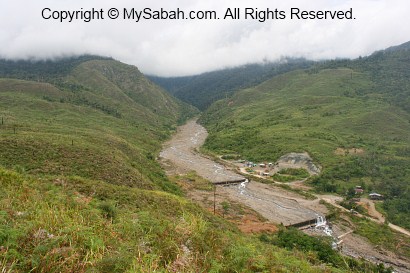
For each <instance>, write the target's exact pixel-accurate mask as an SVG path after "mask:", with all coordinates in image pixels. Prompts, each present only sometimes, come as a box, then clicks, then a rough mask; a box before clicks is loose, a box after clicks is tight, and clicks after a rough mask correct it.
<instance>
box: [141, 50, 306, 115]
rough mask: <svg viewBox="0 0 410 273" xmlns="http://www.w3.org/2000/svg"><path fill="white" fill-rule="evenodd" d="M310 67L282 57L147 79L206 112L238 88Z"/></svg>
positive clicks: (304, 61)
mask: <svg viewBox="0 0 410 273" xmlns="http://www.w3.org/2000/svg"><path fill="white" fill-rule="evenodd" d="M312 64H313V62H312V61H307V60H305V59H292V58H284V59H283V60H282V61H279V62H276V63H265V64H248V65H244V66H240V67H235V68H227V69H222V70H218V71H212V72H207V73H203V74H200V75H196V76H187V77H174V78H163V77H155V76H148V77H149V78H150V79H151V80H152V81H154V82H155V83H157V84H158V85H160V86H162V87H163V88H164V89H166V90H167V91H169V92H170V93H171V94H174V95H175V96H176V97H177V98H179V99H181V100H182V101H185V102H187V103H189V104H192V105H194V106H196V107H197V108H198V109H200V110H205V109H206V108H207V107H209V106H210V105H211V104H212V103H213V102H214V101H216V100H218V99H222V98H225V97H227V96H230V95H231V94H232V93H233V92H235V91H237V90H238V89H242V88H246V87H250V86H254V85H257V84H259V83H261V82H263V81H265V80H267V79H269V78H271V77H273V76H275V75H279V74H282V73H286V72H289V71H292V70H296V69H302V68H307V67H309V66H311V65H312Z"/></svg>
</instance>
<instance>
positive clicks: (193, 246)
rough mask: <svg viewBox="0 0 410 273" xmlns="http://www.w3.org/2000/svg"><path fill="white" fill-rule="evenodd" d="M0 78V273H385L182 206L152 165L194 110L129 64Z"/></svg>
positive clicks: (25, 65)
mask: <svg viewBox="0 0 410 273" xmlns="http://www.w3.org/2000/svg"><path fill="white" fill-rule="evenodd" d="M0 77H2V78H1V79H0V119H1V120H0V165H1V166H0V188H1V191H0V271H1V272H352V271H353V272H375V271H379V272H388V270H387V271H385V270H384V269H383V268H381V267H376V266H374V265H371V264H369V263H366V262H363V261H356V260H354V259H351V258H343V257H341V256H340V255H339V254H337V253H336V252H335V251H333V252H330V253H328V255H325V256H323V254H324V253H323V251H322V252H320V251H318V250H317V248H312V246H311V242H310V241H309V240H306V238H304V237H301V238H302V239H303V240H302V239H298V238H299V237H298V236H301V235H300V234H299V233H296V234H293V233H291V234H290V235H287V236H286V238H285V239H286V240H288V239H289V236H290V239H292V238H293V239H295V240H299V241H300V244H301V246H300V247H297V246H295V247H294V248H292V247H288V250H286V249H284V248H282V247H280V243H279V242H280V241H281V240H280V239H277V240H276V239H275V238H274V237H272V238H271V237H269V238H265V239H263V240H262V239H259V238H258V237H255V236H246V235H243V234H242V233H240V232H239V231H238V230H237V228H236V227H234V226H232V225H231V224H229V223H228V222H226V221H225V220H223V219H221V218H219V217H216V216H213V215H211V214H210V213H209V212H207V211H205V210H203V209H201V208H200V207H199V206H196V205H194V204H193V203H191V202H190V201H188V200H187V199H186V198H184V197H183V192H182V191H181V190H180V188H179V187H178V186H176V185H175V184H174V183H172V182H170V181H169V180H168V178H167V177H166V176H165V175H164V173H163V171H162V170H161V168H160V166H159V165H158V163H157V162H156V161H155V158H156V156H157V154H158V152H159V149H160V147H161V143H162V142H163V141H164V140H165V139H167V138H168V137H169V135H170V134H171V133H172V132H173V131H174V130H175V128H176V126H177V124H178V123H182V122H183V121H184V120H185V119H186V118H187V117H190V116H192V115H194V114H196V113H197V112H196V110H195V109H194V108H193V107H190V106H188V105H186V104H184V103H182V102H180V101H178V100H177V99H175V98H173V97H172V96H170V95H168V94H167V93H165V92H164V91H163V90H162V89H160V88H159V87H157V86H156V85H154V84H152V83H151V82H150V81H149V80H147V79H146V78H145V77H144V76H143V75H141V73H140V72H139V71H138V69H137V68H135V67H132V66H128V65H125V64H122V63H119V62H116V61H114V60H111V59H105V58H95V57H92V56H85V57H80V58H71V59H63V60H59V61H56V62H52V61H50V62H40V63H31V62H23V61H21V62H11V61H0ZM283 234H285V235H286V233H283ZM285 239H282V241H283V240H285ZM304 245H306V246H304ZM304 249H309V253H304V252H303V250H304ZM332 257H333V258H334V259H333V258H332Z"/></svg>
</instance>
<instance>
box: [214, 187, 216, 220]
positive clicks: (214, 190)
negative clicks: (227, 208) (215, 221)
mask: <svg viewBox="0 0 410 273" xmlns="http://www.w3.org/2000/svg"><path fill="white" fill-rule="evenodd" d="M215 211H216V185H214V215H215Z"/></svg>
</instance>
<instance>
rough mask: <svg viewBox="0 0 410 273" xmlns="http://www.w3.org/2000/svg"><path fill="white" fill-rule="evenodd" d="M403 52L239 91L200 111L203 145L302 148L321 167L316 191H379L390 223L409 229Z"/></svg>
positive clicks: (252, 154)
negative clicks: (360, 188) (204, 131)
mask: <svg viewBox="0 0 410 273" xmlns="http://www.w3.org/2000/svg"><path fill="white" fill-rule="evenodd" d="M409 57H410V51H409V50H407V49H403V50H400V51H397V50H394V51H392V52H383V53H377V54H375V55H372V56H370V57H368V58H363V59H360V60H356V61H350V62H349V61H340V62H337V61H335V62H331V63H329V64H325V65H321V66H318V67H315V68H312V69H309V70H305V71H294V72H290V73H287V74H284V75H280V76H277V77H274V78H272V79H271V80H268V81H266V82H264V83H262V84H260V85H258V86H256V87H253V88H249V89H245V90H241V91H238V92H237V93H235V94H234V95H233V96H232V97H231V98H228V99H225V100H220V101H218V102H216V103H214V104H213V105H212V106H211V107H210V108H209V109H208V110H207V111H206V112H205V114H204V115H203V116H202V118H201V122H202V123H203V124H204V125H205V126H206V127H207V129H208V130H209V132H210V135H209V138H208V139H207V142H206V143H205V147H206V148H207V149H210V150H212V151H214V152H217V153H220V154H224V153H230V154H232V153H238V154H241V155H242V156H243V157H244V158H247V159H250V160H253V161H274V160H276V159H278V157H280V156H281V155H283V154H286V153H289V152H303V151H307V152H309V153H310V154H311V156H312V157H313V158H314V160H315V161H317V163H318V164H319V165H321V166H322V167H323V172H322V174H321V176H319V177H316V178H315V179H313V180H312V181H311V183H313V184H314V185H315V186H316V188H317V189H318V190H320V191H326V192H338V193H341V194H344V193H345V192H346V190H347V189H349V188H352V187H354V186H355V185H362V186H363V187H364V188H365V190H366V191H367V192H369V191H373V190H376V191H379V192H380V193H382V194H385V195H386V197H387V200H386V202H385V203H384V209H385V210H386V212H387V214H388V219H389V221H392V222H394V223H397V224H400V225H402V226H405V227H407V228H410V220H409V219H410V217H408V216H409V215H410V206H409V205H410V203H409V200H410V196H409V192H410V191H409V183H408V181H409V180H410V169H409V166H410V154H409V151H410V112H409V111H408V110H407V108H406V107H407V106H408V105H406V104H403V102H404V101H408V97H409V90H410V89H409V86H410V82H409V78H408V77H406V76H405V74H406V73H408V71H410V63H409V62H408V61H407V62H406V61H405V60H408V58H409ZM405 66H407V69H405V68H404V67H405ZM383 74H387V75H391V77H384V78H379V77H377V75H383ZM393 75H394V76H393Z"/></svg>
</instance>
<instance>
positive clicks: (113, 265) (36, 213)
mask: <svg viewBox="0 0 410 273" xmlns="http://www.w3.org/2000/svg"><path fill="white" fill-rule="evenodd" d="M0 186H1V188H2V191H1V192H0V269H1V272H107V273H111V272H130V273H131V272H147V273H148V272H227V273H228V272H390V271H389V270H385V269H384V268H383V266H380V265H379V266H374V265H371V264H369V263H365V262H363V261H358V260H354V259H351V258H345V257H342V256H340V255H338V254H337V253H336V252H335V251H333V250H332V249H331V247H330V245H329V243H328V242H327V243H324V242H321V241H320V240H318V239H314V238H310V239H309V237H308V236H306V235H302V234H300V233H299V232H297V231H296V230H294V231H291V232H289V233H288V232H286V231H285V230H283V231H282V232H281V233H280V234H279V235H278V236H277V237H278V238H277V239H275V238H276V237H275V236H273V237H272V236H270V237H269V238H268V237H266V236H265V237H261V240H259V239H258V238H256V237H255V236H245V235H243V234H241V233H240V232H238V231H237V229H236V228H235V227H233V226H232V225H231V224H229V223H228V222H226V221H224V220H223V219H221V218H218V217H215V216H213V215H211V214H210V213H208V212H206V211H204V210H203V209H201V208H200V207H199V206H196V205H193V204H192V203H191V202H189V201H187V200H186V199H184V198H183V197H179V196H176V195H173V194H170V193H165V192H163V191H152V190H142V189H137V188H130V187H127V186H120V185H113V184H109V183H105V182H102V181H95V180H90V179H84V178H81V177H41V178H38V177H37V178H35V177H32V176H28V175H25V174H20V173H17V172H14V171H7V170H4V169H2V168H0ZM271 238H272V239H271ZM289 240H290V243H286V242H289ZM283 244H285V246H286V248H287V249H289V250H285V249H284V248H283V247H279V246H282V245H283ZM295 245H296V246H299V247H295V248H294V249H293V247H292V246H295ZM318 246H320V247H321V248H320V249H318ZM304 252H308V253H304ZM332 266H334V267H332ZM335 267H336V268H335Z"/></svg>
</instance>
